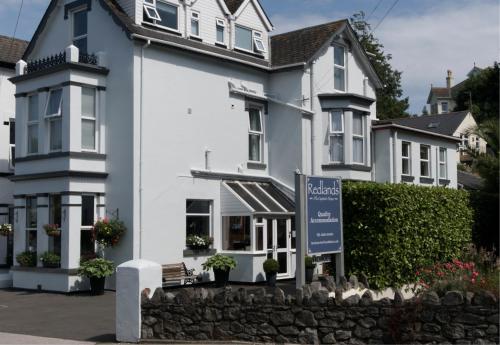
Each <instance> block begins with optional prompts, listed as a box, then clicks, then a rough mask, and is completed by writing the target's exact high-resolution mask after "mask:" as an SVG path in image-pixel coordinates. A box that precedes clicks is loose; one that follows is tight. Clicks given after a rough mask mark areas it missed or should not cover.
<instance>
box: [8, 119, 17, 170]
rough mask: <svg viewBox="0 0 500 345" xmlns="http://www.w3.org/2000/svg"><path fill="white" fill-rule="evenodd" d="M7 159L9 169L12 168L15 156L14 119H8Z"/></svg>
mask: <svg viewBox="0 0 500 345" xmlns="http://www.w3.org/2000/svg"><path fill="white" fill-rule="evenodd" d="M9 154H10V157H9V161H10V167H11V169H14V159H15V158H16V121H15V120H14V119H10V121H9Z"/></svg>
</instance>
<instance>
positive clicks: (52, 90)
mask: <svg viewBox="0 0 500 345" xmlns="http://www.w3.org/2000/svg"><path fill="white" fill-rule="evenodd" d="M58 90H61V99H60V100H59V107H58V108H57V112H56V113H54V114H47V111H48V109H49V103H50V98H51V96H52V93H53V92H55V91H58ZM62 99H63V89H62V88H61V87H58V88H54V89H50V90H49V94H48V96H47V102H46V103H45V111H44V112H43V113H44V118H45V119H50V118H53V117H60V116H61V114H62V109H61V108H62Z"/></svg>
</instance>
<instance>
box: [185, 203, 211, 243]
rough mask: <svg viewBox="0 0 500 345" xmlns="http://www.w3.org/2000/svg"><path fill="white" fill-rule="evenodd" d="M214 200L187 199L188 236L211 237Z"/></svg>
mask: <svg viewBox="0 0 500 345" xmlns="http://www.w3.org/2000/svg"><path fill="white" fill-rule="evenodd" d="M211 228H212V202H211V201H210V200H192V199H188V200H186V238H187V237H189V236H195V235H196V236H200V237H210V236H211V234H212V230H211Z"/></svg>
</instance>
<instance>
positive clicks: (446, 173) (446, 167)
mask: <svg viewBox="0 0 500 345" xmlns="http://www.w3.org/2000/svg"><path fill="white" fill-rule="evenodd" d="M441 152H444V161H442V160H441ZM438 162H439V178H440V179H447V178H448V150H447V149H446V148H445V147H440V148H439V157H438ZM442 166H443V167H444V176H441V167H442Z"/></svg>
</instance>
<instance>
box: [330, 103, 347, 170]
mask: <svg viewBox="0 0 500 345" xmlns="http://www.w3.org/2000/svg"><path fill="white" fill-rule="evenodd" d="M329 139H330V162H333V163H340V162H343V161H344V114H343V112H342V111H341V110H334V111H332V112H331V113H330V135H329Z"/></svg>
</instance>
